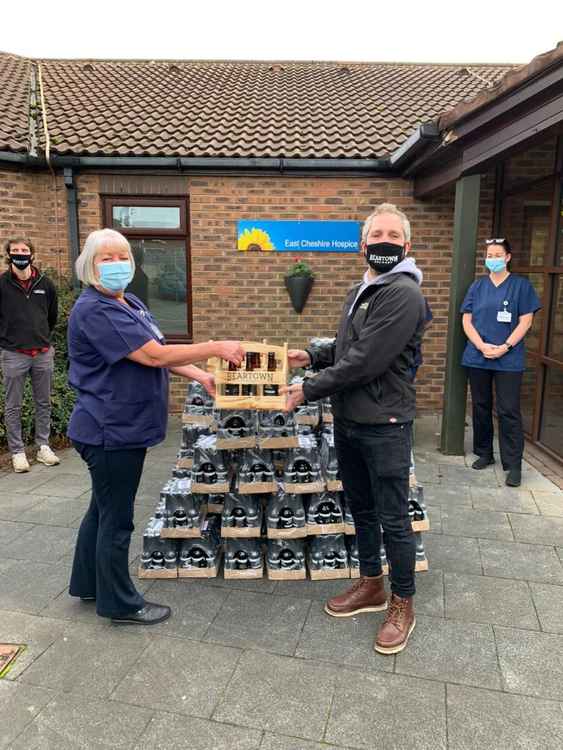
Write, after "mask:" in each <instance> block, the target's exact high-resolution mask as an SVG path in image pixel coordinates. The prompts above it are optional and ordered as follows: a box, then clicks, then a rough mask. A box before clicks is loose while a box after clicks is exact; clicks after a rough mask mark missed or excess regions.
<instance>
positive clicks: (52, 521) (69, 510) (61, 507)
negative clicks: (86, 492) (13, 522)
mask: <svg viewBox="0 0 563 750" xmlns="http://www.w3.org/2000/svg"><path fill="white" fill-rule="evenodd" d="M38 499H39V498H38ZM88 502H89V501H86V500H80V499H79V500H75V499H73V498H68V497H47V498H45V499H42V500H41V499H40V502H38V503H37V504H35V505H33V507H32V508H30V509H29V510H26V511H24V512H23V513H22V514H21V516H20V518H21V520H22V521H25V522H27V523H35V524H41V525H47V526H69V527H70V526H72V527H75V526H76V525H78V522H79V521H81V520H82V517H83V515H84V513H85V512H86V509H87V508H88Z"/></svg>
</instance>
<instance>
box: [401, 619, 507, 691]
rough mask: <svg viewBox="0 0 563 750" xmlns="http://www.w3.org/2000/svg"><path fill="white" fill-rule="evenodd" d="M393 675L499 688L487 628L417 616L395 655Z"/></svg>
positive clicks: (495, 660) (497, 672)
mask: <svg viewBox="0 0 563 750" xmlns="http://www.w3.org/2000/svg"><path fill="white" fill-rule="evenodd" d="M395 672H396V673H397V674H407V675H411V676H413V677H426V678H429V679H433V680H442V681H446V682H456V683H460V684H464V685H474V686H476V687H489V688H491V687H492V688H498V689H500V688H501V676H500V672H499V668H498V662H497V655H496V649H495V639H494V635H493V630H492V628H491V626H490V625H480V624H476V623H466V622H458V621H455V620H442V619H439V618H436V617H424V616H417V622H416V627H415V629H414V632H413V634H412V635H411V637H410V640H409V645H408V648H406V649H405V650H404V651H402V652H401V653H400V654H397V658H396V665H395Z"/></svg>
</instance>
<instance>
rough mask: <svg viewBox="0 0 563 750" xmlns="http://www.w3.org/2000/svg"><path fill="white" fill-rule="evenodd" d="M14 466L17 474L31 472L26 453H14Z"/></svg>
mask: <svg viewBox="0 0 563 750" xmlns="http://www.w3.org/2000/svg"><path fill="white" fill-rule="evenodd" d="M12 466H13V467H14V471H15V472H16V474H23V472H24V471H29V468H30V467H29V462H28V460H27V456H26V455H25V453H14V454H13V456H12Z"/></svg>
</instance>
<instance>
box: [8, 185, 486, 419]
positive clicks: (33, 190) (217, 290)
mask: <svg viewBox="0 0 563 750" xmlns="http://www.w3.org/2000/svg"><path fill="white" fill-rule="evenodd" d="M160 179H162V180H164V179H165V178H164V177H162V178H160ZM171 179H176V180H177V179H178V178H177V177H175V178H171ZM77 182H78V189H79V199H80V207H79V217H80V240H81V244H82V243H83V241H84V239H85V237H86V235H87V234H88V232H90V231H92V230H93V229H97V228H99V227H100V226H101V221H102V219H101V198H100V195H99V193H100V176H99V175H94V174H83V175H79V177H78V178H77ZM55 185H56V189H55ZM187 185H188V193H189V199H190V204H189V205H190V244H191V256H192V296H193V329H194V341H204V340H207V339H209V338H214V339H219V338H251V339H258V340H261V339H263V338H267V339H268V340H269V341H271V342H272V343H281V342H283V341H285V340H287V341H288V342H289V344H290V346H292V347H301V346H303V345H304V344H306V342H307V341H308V340H309V338H310V337H312V336H316V335H321V336H323V335H324V336H330V335H333V334H334V331H335V329H336V326H337V322H338V318H339V315H340V310H341V306H342V302H343V299H344V296H345V294H346V290H347V289H348V288H349V286H350V285H351V284H353V283H355V282H357V281H358V280H359V279H360V278H361V276H362V273H363V271H364V268H365V262H364V261H363V260H362V258H361V257H359V256H358V257H356V256H354V255H350V254H346V253H342V254H323V253H306V252H305V253H299V257H303V258H305V259H306V260H307V261H308V262H309V264H310V265H311V266H312V268H313V270H314V272H315V274H316V280H315V284H314V286H313V290H312V292H311V295H310V297H309V300H308V302H307V305H306V307H305V309H304V311H303V313H302V314H301V315H297V314H296V313H295V312H294V311H293V308H292V307H291V304H290V301H289V297H288V295H287V292H286V290H285V287H284V282H283V275H284V272H285V270H286V269H287V267H288V266H289V265H290V263H291V261H292V258H293V254H292V253H242V252H239V251H237V249H236V223H237V220H238V219H253V218H256V219H260V218H262V219H354V220H363V219H364V218H365V217H366V216H367V215H368V214H369V213H370V211H371V210H372V209H373V207H374V206H375V205H376V204H378V203H381V202H382V201H391V202H394V203H396V204H397V205H398V206H400V207H401V208H402V209H403V210H405V211H406V213H407V215H408V216H409V218H410V219H411V224H412V233H413V255H414V257H415V258H416V260H417V263H418V265H419V266H420V268H421V269H422V271H423V273H424V277H425V278H424V284H423V291H424V294H425V295H426V297H427V298H428V301H429V303H430V305H431V307H432V310H433V313H434V321H433V324H432V327H431V328H430V330H429V331H428V332H427V334H426V338H425V342H424V359H425V364H424V365H423V367H422V368H421V369H420V372H419V377H418V403H419V409H420V411H421V412H435V411H438V410H439V409H440V407H441V402H442V391H443V377H444V364H445V341H446V331H447V324H448V301H449V284H450V264H451V242H452V231H453V201H454V191H453V189H450V190H448V191H445V192H444V193H443V194H441V195H437V196H434V197H432V199H430V200H427V201H424V202H422V201H417V200H415V199H414V198H413V195H412V185H411V184H410V183H409V182H407V181H404V180H399V179H393V180H388V179H381V178H377V179H376V178H374V179H370V178H368V177H328V176H327V177H287V176H282V175H280V176H279V177H264V176H258V177H234V176H233V177H230V176H223V177H220V176H217V177H215V176H212V177H195V176H194V177H191V178H188V179H187ZM493 189H494V182H493V180H492V178H491V177H487V178H484V180H483V188H482V205H481V217H480V229H479V236H480V238H481V239H484V238H485V237H486V236H488V235H489V234H490V232H491V226H492V205H493V200H492V194H493ZM65 190H66V189H65V187H64V184H63V182H62V177H60V176H58V177H57V179H56V181H55V178H54V177H53V176H52V175H51V174H49V173H46V174H42V173H41V174H32V173H18V172H8V171H6V172H0V234H1V235H2V236H6V235H7V234H10V233H12V232H15V233H23V234H29V236H30V237H31V239H32V241H34V242H35V243H36V245H37V248H38V260H39V262H40V263H41V264H42V265H43V266H44V267H45V266H52V267H53V266H54V267H55V268H58V269H59V270H60V271H68V270H69V262H68V258H69V250H68V238H67V224H66V192H65ZM479 262H481V261H479ZM184 394H185V384H184V382H182V381H180V380H179V379H177V378H174V379H173V385H172V389H171V409H172V410H178V409H180V408H181V406H182V404H183V399H184Z"/></svg>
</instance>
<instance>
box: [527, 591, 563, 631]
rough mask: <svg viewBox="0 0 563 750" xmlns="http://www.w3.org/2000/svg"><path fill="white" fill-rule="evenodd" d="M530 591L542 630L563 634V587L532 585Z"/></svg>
mask: <svg viewBox="0 0 563 750" xmlns="http://www.w3.org/2000/svg"><path fill="white" fill-rule="evenodd" d="M530 589H531V592H532V597H533V599H534V604H535V607H536V611H537V613H538V617H539V618H540V624H541V629H542V630H545V631H547V632H549V633H563V585H562V586H550V585H549V584H547V583H530Z"/></svg>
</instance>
